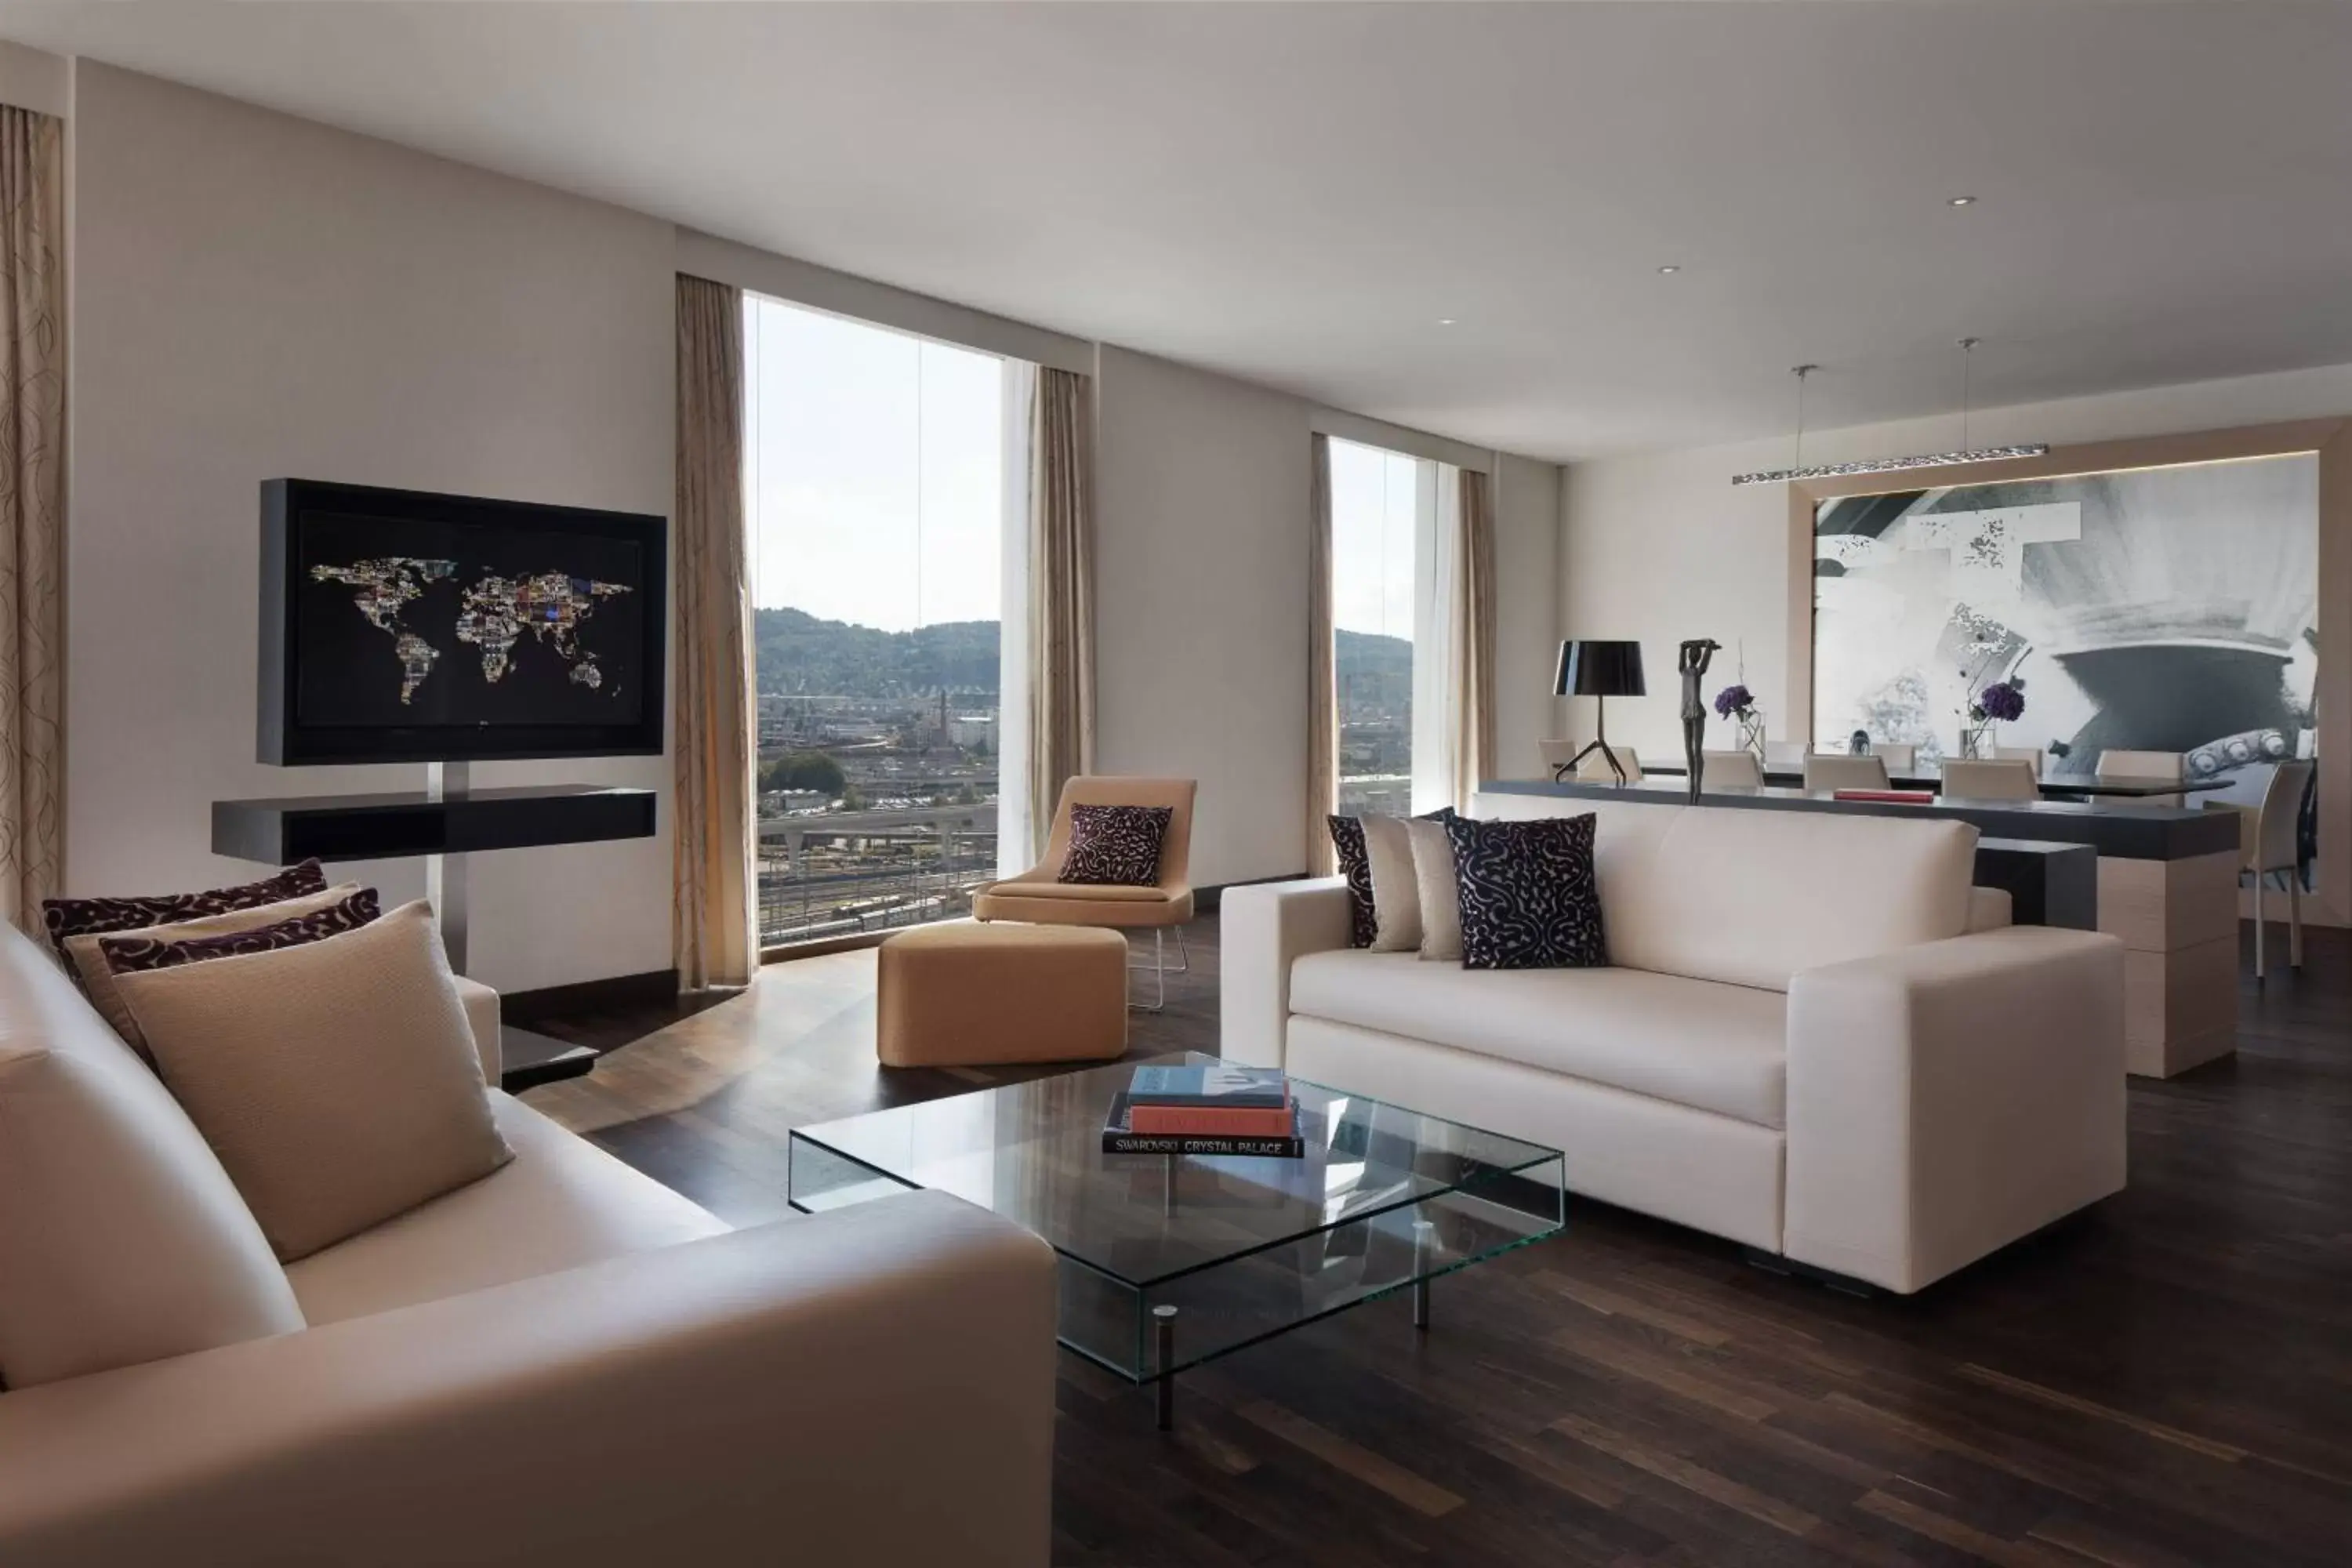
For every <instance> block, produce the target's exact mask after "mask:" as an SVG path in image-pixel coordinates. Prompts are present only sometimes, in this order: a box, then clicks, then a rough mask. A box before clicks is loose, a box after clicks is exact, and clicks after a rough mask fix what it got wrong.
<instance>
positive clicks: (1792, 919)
mask: <svg viewBox="0 0 2352 1568" xmlns="http://www.w3.org/2000/svg"><path fill="white" fill-rule="evenodd" d="M1595 809H1596V807H1595V805H1594V803H1591V802H1590V801H1584V800H1571V799H1565V798H1560V797H1547V796H1540V795H1482V796H1480V797H1479V798H1478V800H1477V801H1476V803H1475V805H1474V808H1473V815H1475V816H1535V815H1576V814H1580V813H1581V812H1584V811H1587V810H1595ZM1597 814H1598V816H1599V817H1600V820H1599V822H1598V824H1597V825H1596V826H1597V839H1596V850H1595V862H1596V870H1597V873H1598V879H1599V883H1600V892H1601V910H1602V918H1603V921H1604V924H1605V927H1606V931H1607V936H1608V943H1609V952H1610V959H1611V963H1612V965H1613V967H1611V968H1606V969H1542V970H1515V971H1478V970H1468V969H1465V968H1463V967H1461V966H1460V965H1459V964H1455V963H1441V962H1430V961H1424V960H1423V959H1421V958H1419V957H1418V955H1416V954H1414V953H1411V952H1404V953H1391V952H1377V953H1376V952H1369V951H1365V950H1362V949H1355V948H1350V947H1349V945H1348V931H1349V915H1348V894H1347V889H1346V888H1345V886H1344V885H1343V884H1342V883H1340V882H1339V880H1337V879H1324V880H1317V881H1305V882H1286V883H1272V884H1265V885H1260V886H1254V887H1244V888H1234V889H1229V890H1228V891H1227V892H1226V894H1225V897H1224V900H1223V1043H1222V1047H1221V1048H1222V1050H1223V1054H1224V1055H1225V1056H1227V1057H1229V1058H1234V1059H1237V1060H1241V1061H1245V1062H1250V1063H1254V1064H1257V1065H1262V1066H1269V1067H1283V1068H1287V1069H1288V1070H1289V1071H1291V1072H1293V1073H1296V1074H1297V1075H1298V1076H1299V1077H1302V1078H1306V1079H1312V1080H1314V1081H1316V1082H1318V1083H1324V1084H1329V1085H1332V1086H1335V1087H1339V1088H1345V1089H1355V1090H1357V1091H1359V1092H1361V1093H1364V1094H1370V1095H1373V1096H1376V1097H1378V1098H1380V1099H1382V1100H1390V1101H1391V1102H1393V1103H1396V1104H1401V1105H1405V1106H1410V1107H1412V1108H1413V1109H1415V1110H1426V1111H1430V1112H1433V1113H1434V1114H1437V1115H1441V1116H1445V1117H1448V1118H1451V1119H1453V1120H1455V1121H1465V1122H1468V1123H1471V1124H1473V1125H1475V1126H1481V1127H1486V1128H1490V1129H1492V1130H1494V1131H1498V1132H1504V1133H1508V1134H1511V1135H1514V1136H1517V1137H1521V1138H1526V1139H1530V1140H1533V1141H1535V1142H1540V1143H1544V1144H1548V1145H1550V1146H1552V1147H1555V1148H1558V1149H1560V1150H1561V1151H1563V1152H1564V1153H1565V1154H1566V1157H1567V1158H1566V1166H1567V1173H1568V1184H1569V1186H1570V1189H1571V1190H1573V1191H1576V1192H1579V1193H1583V1194H1590V1195H1591V1196H1593V1197H1596V1198H1600V1199H1602V1200H1604V1201H1606V1202H1609V1203H1612V1204H1617V1205H1622V1206H1623V1207H1626V1208H1631V1209H1636V1210H1640V1211H1642V1212H1643V1213H1646V1214H1652V1215H1658V1216H1660V1217H1662V1218H1665V1219H1670V1220H1675V1221H1677V1222H1679V1223H1682V1224H1685V1225H1689V1226H1696V1227H1698V1228H1699V1229H1702V1230H1706V1231H1711V1232H1713V1233H1715V1234H1717V1235H1719V1236H1724V1237H1730V1238H1732V1239H1733V1240H1736V1241H1739V1242H1742V1243H1745V1244H1747V1245H1748V1246H1750V1247H1756V1248H1758V1249H1759V1250H1761V1251H1763V1252H1766V1253H1772V1254H1777V1255H1780V1256H1783V1257H1786V1258H1791V1259H1794V1260H1796V1261H1798V1262H1800V1263H1803V1264H1807V1265H1811V1266H1812V1267H1815V1268H1821V1269H1823V1270H1827V1271H1829V1272H1831V1273H1832V1274H1837V1275H1842V1276H1845V1277H1848V1278H1851V1279H1862V1280H1865V1281H1868V1282H1870V1283H1872V1284H1874V1285H1879V1286H1883V1287H1885V1288H1886V1289H1891V1290H1896V1291H1905V1292H1907V1291H1914V1290H1917V1289H1921V1288H1922V1287H1924V1286H1926V1285H1927V1284H1929V1283H1930V1282H1932V1281H1934V1280H1936V1279H1939V1278H1941V1277H1942V1276H1944V1275H1946V1274H1948V1273H1950V1272H1951V1271H1952V1270H1953V1269H1956V1268H1960V1267H1962V1266H1963V1265H1965V1264H1968V1263H1969V1262H1972V1261H1974V1260H1975V1259H1977V1258H1981V1257H1983V1256H1984V1255H1985V1254H1987V1253H1989V1252H1991V1251H1993V1250H1994V1249H1995V1248H1998V1247H2002V1246H2004V1245H2006V1244H2007V1243H2009V1242H2011V1241H2013V1240H2015V1239H2016V1238H2018V1237H2021V1236H2024V1235H2026V1234H2027V1233H2029V1232H2031V1231H2033V1230H2036V1229H2039V1228H2040V1227H2042V1226H2045V1225H2047V1224H2049V1223H2050V1222H2051V1221H2053V1220H2055V1219H2057V1218H2059V1217H2061V1216H2062V1215H2066V1214H2069V1213H2071V1212H2073V1211H2074V1210H2075V1209H2078V1208H2080V1207H2082V1206H2083V1205H2086V1204H2090V1203H2094V1202H2095V1201H2097V1200H2098V1199H2100V1198H2102V1197H2105V1196H2106V1195H2108V1194H2111V1193H2115V1192H2116V1191H2119V1190H2120V1189H2121V1188H2122V1187H2123V1184H2124V1093H2125V1090H2124V1042H2123V948H2122V944H2121V943H2119V942H2116V940H2115V939H2114V938H2112V937H2106V936H2101V935H2098V934H2096V933H2094V932H2088V931H2062V930H2058V929H2055V928H2052V927H2045V926H2009V925H2007V924H2006V923H2000V924H1999V925H1997V926H1996V927H1995V928H1994V929H1983V928H1985V927H1986V926H1987V925H1988V924H1989V923H1990V922H1991V921H2004V922H2005V917H2004V916H2000V915H1994V916H1991V917H1990V920H1989V918H1988V915H1987V912H1986V904H1985V901H1984V900H1981V899H1980V898H1977V897H1975V896H1974V895H1973V894H1972V889H1971V888H1970V879H1971V869H1972V866H1973V862H1974V858H1975V849H1976V839H1977V834H1976V830H1975V829H1974V828H1972V827H1970V826H1967V825H1966V824H1963V823H1958V822H1949V821H1943V820H1933V819H1927V818H1921V819H1918V820H1906V819H1901V818H1893V817H1881V816H1843V815H1836V814H1831V813H1798V812H1771V811H1756V810H1736V809H1726V808H1711V807H1706V806H1682V805H1647V804H1633V803H1617V802H1603V803H1599V805H1598V806H1597ZM1996 902H1997V900H1996Z"/></svg>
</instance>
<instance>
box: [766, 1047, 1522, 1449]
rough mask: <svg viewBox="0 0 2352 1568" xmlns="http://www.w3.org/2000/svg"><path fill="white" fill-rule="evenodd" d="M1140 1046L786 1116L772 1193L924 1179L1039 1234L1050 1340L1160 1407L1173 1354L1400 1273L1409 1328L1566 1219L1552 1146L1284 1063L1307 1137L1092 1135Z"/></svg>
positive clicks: (1212, 1350) (852, 1190)
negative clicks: (1167, 1149) (901, 1099)
mask: <svg viewBox="0 0 2352 1568" xmlns="http://www.w3.org/2000/svg"><path fill="white" fill-rule="evenodd" d="M1152 1059H1153V1060H1154V1061H1155V1062H1160V1063H1166V1064H1171V1065H1184V1064H1207V1063H1213V1062H1214V1061H1215V1060H1216V1059H1217V1058H1213V1057H1206V1056H1202V1055H1199V1054H1196V1053H1186V1054H1183V1055H1179V1056H1170V1057H1160V1058H1152ZM1139 1065H1141V1064H1139V1062H1136V1061H1123V1062H1118V1063H1116V1064H1114V1065H1112V1066H1109V1067H1102V1068H1092V1069H1090V1070H1087V1071H1083V1072H1073V1073H1065V1074H1061V1075H1059V1076H1057V1077H1054V1078H1044V1079H1035V1080H1034V1081H1031V1082H1028V1083H1020V1084H1009V1085H1006V1086H1004V1087H1003V1088H1001V1089H982V1090H980V1091H978V1092H975V1093H971V1094H960V1095H955V1096H952V1097H950V1098H948V1099H945V1100H931V1101H929V1102H927V1103H925V1104H922V1105H907V1106H900V1107H898V1108H897V1109H895V1110H877V1111H873V1112H870V1113H869V1114H867V1115H864V1116H853V1117H849V1118H847V1119H845V1120H844V1121H828V1122H824V1123H822V1124H821V1125H818V1126H814V1127H803V1128H798V1129H796V1130H794V1131H793V1134H792V1141H791V1146H790V1150H789V1162H788V1175H787V1180H788V1182H789V1190H788V1194H787V1195H788V1196H789V1197H790V1199H791V1201H792V1205H793V1208H795V1209H798V1210H800V1211H801V1212H803V1213H818V1212H822V1211H824V1210H827V1209H834V1208H840V1207H843V1206H845V1205H850V1204H856V1203H862V1202H865V1201H866V1200H868V1199H870V1198H876V1197H881V1196H884V1195H886V1194H890V1193H896V1192H903V1191H906V1190H908V1189H910V1188H922V1187H931V1188H937V1189H939V1190H940V1191H943V1192H950V1193H953V1194H956V1195H957V1196H958V1197H961V1198H963V1199H965V1200H966V1201H968V1202H971V1203H974V1204H978V1205H980V1206H981V1207H982V1208H985V1209H990V1210H992V1211H993V1212H995V1213H996V1214H999V1215H1003V1217H1004V1218H1006V1219H1009V1220H1011V1221H1013V1223H1014V1224H1016V1225H1019V1226H1023V1227H1024V1229H1027V1230H1030V1231H1034V1233H1036V1234H1037V1235H1038V1236H1041V1237H1044V1238H1045V1240H1046V1241H1047V1242H1048V1243H1050V1244H1051V1245H1052V1247H1053V1248H1054V1250H1055V1253H1056V1254H1057V1255H1058V1256H1059V1257H1060V1259H1061V1269H1060V1292H1061V1306H1060V1321H1059V1325H1058V1333H1059V1337H1060V1339H1061V1342H1062V1344H1063V1345H1064V1346H1065V1347H1066V1348H1067V1349H1069V1350H1072V1351H1075V1352H1077V1353H1078V1354H1080V1355H1082V1356H1085V1357H1086V1358H1087V1360H1089V1361H1092V1362H1096V1363H1099V1364H1100V1365H1102V1366H1105V1367H1108V1368H1109V1369H1110V1370H1111V1371H1112V1372H1115V1373H1118V1374H1119V1375H1120V1376H1122V1377H1125V1378H1127V1379H1129V1381H1131V1382H1134V1383H1136V1384H1158V1385H1159V1412H1160V1425H1161V1426H1163V1427H1164V1426H1168V1425H1170V1423H1171V1420H1172V1418H1173V1411H1174V1404H1173V1400H1174V1386H1175V1385H1174V1381H1173V1380H1174V1377H1175V1374H1176V1373H1180V1372H1181V1371H1183V1370H1184V1369H1185V1368H1186V1367H1190V1366H1197V1365H1199V1364H1200V1363H1202V1362H1205V1361H1208V1360H1210V1359H1212V1358H1213V1357H1215V1356H1221V1355H1223V1354H1225V1353H1227V1352H1231V1351H1236V1350H1239V1349H1241V1348H1242V1347H1243V1346H1244V1345H1250V1344H1255V1343H1256V1342H1258V1341H1260V1340H1263V1339H1266V1338H1268V1337H1270V1336H1272V1335H1275V1334H1278V1333H1281V1332H1283V1331H1286V1330H1289V1329H1295V1328H1297V1327H1298V1326H1299V1325H1300V1324H1302V1323H1309V1322H1313V1321H1315V1320H1316V1319H1318V1318H1322V1317H1328V1316H1329V1315H1330V1314H1331V1313H1333V1312H1337V1311H1340V1310H1343V1309H1346V1308H1349V1307H1353V1306H1356V1305H1358V1304H1360V1303H1361V1302H1365V1301H1370V1300H1375V1299H1376V1298H1379V1297H1381V1296H1386V1295H1390V1294H1392V1293H1394V1292H1397V1291H1401V1290H1410V1291H1411V1292H1412V1304H1413V1323H1414V1326H1415V1327H1416V1328H1422V1329H1425V1328H1427V1327H1428V1324H1429V1282H1430V1280H1432V1279H1435V1278H1436V1277H1437V1276H1439V1275H1441V1274H1450V1273H1452V1272H1453V1271H1454V1270H1455V1269H1457V1268H1468V1267H1469V1266H1470V1265H1471V1264H1473V1263H1477V1262H1481V1261H1483V1260H1485V1259H1486V1258H1493V1257H1495V1256H1496V1254H1498V1253H1503V1252H1507V1251H1509V1250H1510V1249H1511V1248H1513V1247H1523V1246H1525V1245H1526V1244H1527V1243H1528V1242H1531V1241H1539V1240H1541V1239H1542V1238H1543V1237H1548V1236H1550V1235H1552V1234H1553V1233H1554V1232H1556V1231H1558V1230H1559V1228H1560V1227H1561V1226H1562V1224H1563V1223H1564V1218H1565V1214H1564V1206H1563V1205H1564V1203H1565V1199H1564V1197H1563V1195H1562V1174H1563V1171H1562V1162H1561V1158H1560V1152H1559V1150H1557V1149H1546V1148H1544V1147H1542V1146H1541V1145H1539V1144H1535V1143H1524V1142H1520V1141H1519V1140H1517V1139H1516V1138H1506V1137H1503V1136H1502V1135H1500V1134H1499V1133H1494V1132H1487V1131H1482V1130H1480V1129H1478V1128H1475V1127H1465V1126H1463V1125H1462V1124H1461V1123H1459V1122H1454V1121H1445V1120H1444V1119H1443V1118H1440V1117H1435V1116H1428V1115H1424V1114H1423V1113H1422V1112H1420V1111H1417V1110H1406V1109H1405V1108H1403V1107H1402V1106H1397V1105H1388V1104H1384V1103H1383V1102H1381V1101H1380V1100H1370V1099H1367V1098H1366V1097H1364V1096H1362V1095H1360V1094H1349V1093H1348V1092H1346V1091H1344V1090H1341V1089H1327V1088H1324V1087H1322V1086H1320V1085H1318V1084H1312V1083H1307V1082H1306V1081H1304V1080H1302V1079H1292V1080H1291V1087H1292V1090H1293V1092H1294V1094H1295V1095H1296V1097H1297V1101H1298V1105H1299V1112H1300V1114H1299V1127H1300V1132H1301V1134H1302V1135H1303V1137H1304V1139H1305V1141H1306V1144H1307V1154H1306V1157H1305V1158H1304V1159H1298V1160H1270V1159H1255V1158H1244V1157H1240V1156H1231V1155H1202V1154H1183V1155H1171V1154H1107V1153H1104V1152H1103V1151H1102V1126H1103V1119H1104V1117H1105V1115H1106V1114H1107V1113H1108V1110H1109V1107H1110V1101H1111V1097H1112V1096H1113V1095H1115V1094H1117V1093H1118V1092H1119V1091H1120V1090H1121V1089H1125V1088H1126V1087H1127V1084H1128V1080H1129V1078H1130V1077H1131V1076H1132V1075H1133V1073H1134V1070H1135V1068H1137V1067H1138V1066H1139Z"/></svg>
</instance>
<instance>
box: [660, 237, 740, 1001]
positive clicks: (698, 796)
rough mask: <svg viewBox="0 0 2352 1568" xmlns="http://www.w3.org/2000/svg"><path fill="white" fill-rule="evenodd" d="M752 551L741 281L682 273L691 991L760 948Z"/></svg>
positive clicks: (681, 606) (684, 799) (680, 497)
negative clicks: (737, 284) (747, 522)
mask: <svg viewBox="0 0 2352 1568" xmlns="http://www.w3.org/2000/svg"><path fill="white" fill-rule="evenodd" d="M748 553H749V541H748V539H747V538H746V535H745V530H744V525H743V294H742V290H740V289H734V288H730V287H729V286H728V285H726V284H723V283H713V282H710V281H709V280H708V279H701V278H688V277H684V276H680V277H679V279H678V280H677V551H676V554H677V638H676V643H675V646H676V647H677V716H676V719H675V721H674V724H675V733H674V734H673V736H672V743H671V752H672V754H673V756H674V758H675V764H676V776H677V788H676V790H675V791H674V795H675V807H674V810H673V813H672V816H673V819H674V826H675V829H676V832H677V851H676V857H675V861H674V867H675V869H674V874H673V877H672V889H673V892H674V895H675V899H676V904H675V908H674V912H673V915H672V921H671V928H670V946H671V951H672V952H673V953H674V955H675V956H676V959H677V974H678V984H679V986H680V987H681V988H682V989H684V990H688V991H702V990H708V989H709V988H710V987H712V986H718V985H748V984H751V972H752V970H753V969H754V968H755V967H756V966H757V965H758V963H759V962H760V942H759V921H758V918H757V912H756V910H755V909H754V904H755V901H756V899H757V895H758V887H759V882H758V876H757V872H756V871H755V869H754V868H753V865H752V859H751V856H752V846H753V842H754V840H753V833H752V825H751V805H752V800H753V785H752V777H751V766H752V752H753V749H752V741H751V716H752V712H753V706H752V694H751V679H752V671H751V576H750V573H749V570H748V568H747V564H746V560H745V558H746V556H747V554H748Z"/></svg>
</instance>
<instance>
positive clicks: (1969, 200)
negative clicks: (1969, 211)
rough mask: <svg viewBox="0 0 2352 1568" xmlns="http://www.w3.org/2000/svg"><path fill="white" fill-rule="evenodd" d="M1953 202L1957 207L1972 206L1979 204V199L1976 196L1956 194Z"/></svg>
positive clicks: (1952, 199)
mask: <svg viewBox="0 0 2352 1568" xmlns="http://www.w3.org/2000/svg"><path fill="white" fill-rule="evenodd" d="M1951 202H1952V205H1954V206H1956V207H1972V206H1974V205H1977V199H1976V197H1974V196H1954V197H1952V198H1951Z"/></svg>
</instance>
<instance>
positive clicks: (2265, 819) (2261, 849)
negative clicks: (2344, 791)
mask: <svg viewBox="0 0 2352 1568" xmlns="http://www.w3.org/2000/svg"><path fill="white" fill-rule="evenodd" d="M2311 770H2312V764H2311V763H2309V762H2307V761H2305V762H2295V763H2280V764H2279V765H2278V767H2277V768H2276V769H2275V770H2273V772H2272V773H2271V782H2270V784H2269V786H2268V787H2267V788H2265V789H2264V790H2263V803H2262V805H2239V804H2238V803H2237V802H2236V801H2233V800H2208V801H2201V802H2200V803H2199V804H2200V805H2203V806H2204V807H2205V809H2206V810H2208V811H2234V812H2236V813H2237V814H2238V849H2239V855H2240V859H2239V864H2238V871H2239V875H2241V876H2243V875H2244V874H2245V873H2246V872H2248V871H2252V873H2253V874H2254V978H2255V979H2256V980H2260V979H2261V978H2262V977H2263V923H2264V922H2263V883H2265V882H2267V881H2269V880H2270V879H2271V878H2273V877H2274V876H2278V875H2281V874H2282V873H2283V874H2284V876H2285V878H2286V962H2287V967H2288V968H2290V969H2301V968H2302V967H2303V862H2302V857H2301V855H2300V854H2299V853H2298V850H2299V846H2298V845H2297V843H2296V837H2297V834H2296V828H2297V826H2299V825H2300V822H2301V819H2302V816H2303V793H2304V791H2305V789H2307V788H2309V787H2310V784H2311Z"/></svg>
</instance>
